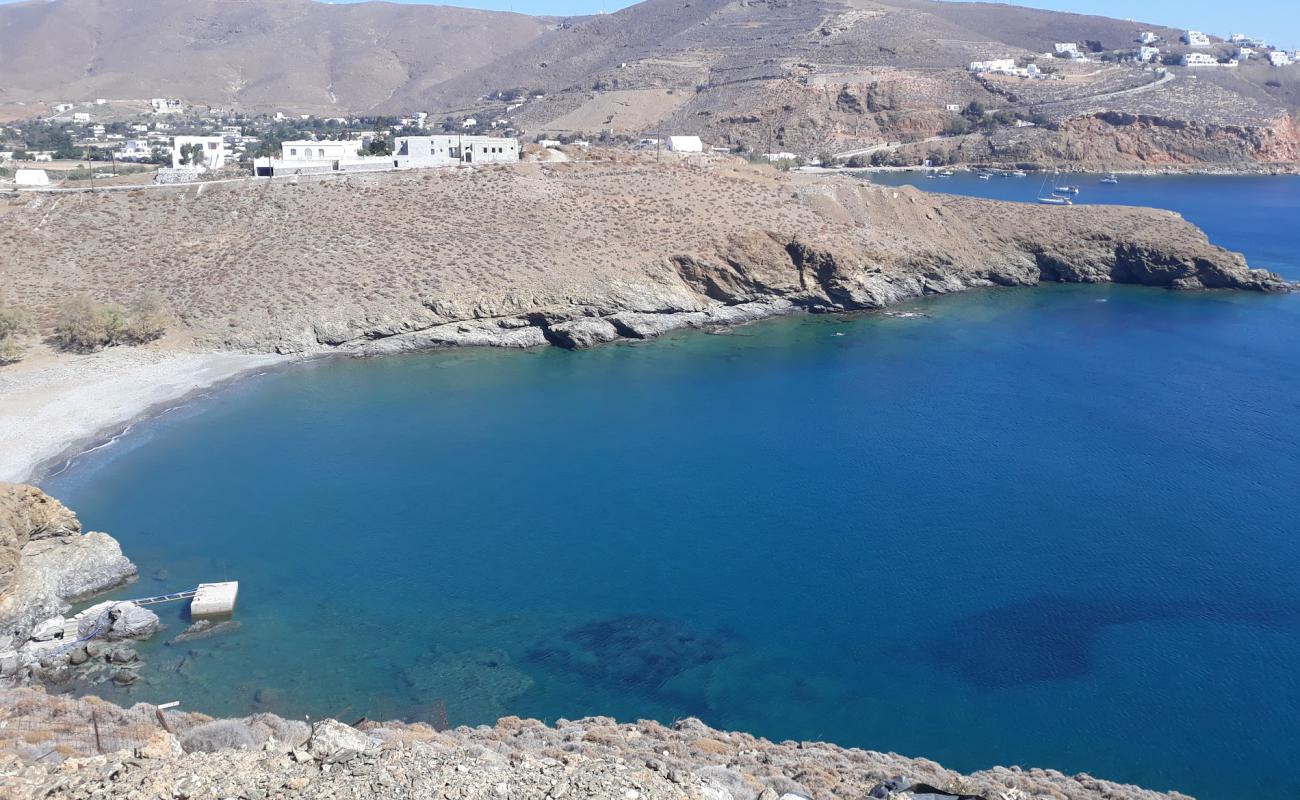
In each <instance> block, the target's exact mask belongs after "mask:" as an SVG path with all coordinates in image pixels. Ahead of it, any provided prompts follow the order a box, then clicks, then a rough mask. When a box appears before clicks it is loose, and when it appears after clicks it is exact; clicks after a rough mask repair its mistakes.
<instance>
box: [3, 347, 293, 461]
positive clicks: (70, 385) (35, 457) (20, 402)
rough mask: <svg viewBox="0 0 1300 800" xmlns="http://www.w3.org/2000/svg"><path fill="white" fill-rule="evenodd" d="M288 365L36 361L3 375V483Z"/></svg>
mask: <svg viewBox="0 0 1300 800" xmlns="http://www.w3.org/2000/svg"><path fill="white" fill-rule="evenodd" d="M284 361H286V359H285V358H284V357H283V356H275V355H246V354H242V353H195V352H179V351H174V350H166V349H155V348H147V349H126V348H112V349H109V350H104V351H101V352H98V353H90V354H86V355H75V356H69V355H62V354H54V353H38V354H36V355H35V356H34V357H32V358H30V359H29V360H28V361H24V362H22V363H19V364H17V365H14V366H11V367H7V368H5V369H4V370H0V481H14V482H23V481H30V480H33V479H36V478H39V477H41V474H42V473H44V472H46V471H47V470H48V469H50V468H57V466H58V465H57V463H56V462H57V461H58V460H60V459H61V458H66V457H70V456H72V455H75V454H76V453H77V452H79V451H81V450H85V449H89V448H90V447H91V446H94V445H95V443H97V442H100V443H102V442H104V441H111V440H112V438H113V436H114V434H116V433H117V432H119V431H121V430H124V429H125V428H127V427H128V426H129V425H130V424H131V423H132V421H134V420H136V419H139V418H140V417H142V416H146V415H148V413H149V412H150V411H151V410H153V409H157V408H159V407H161V406H165V405H167V404H169V403H174V402H176V401H178V400H179V399H180V398H183V397H185V396H186V395H189V394H191V393H193V392H196V391H199V390H202V389H206V388H210V387H212V386H214V385H216V384H218V383H221V382H223V381H227V380H229V379H231V378H234V377H236V376H239V375H242V374H245V373H247V372H250V371H253V370H257V369H264V368H268V367H271V366H274V365H276V364H279V363H282V362H284Z"/></svg>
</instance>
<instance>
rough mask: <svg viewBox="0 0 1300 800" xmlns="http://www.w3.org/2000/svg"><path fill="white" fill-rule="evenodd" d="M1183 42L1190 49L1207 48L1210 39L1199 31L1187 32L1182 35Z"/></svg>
mask: <svg viewBox="0 0 1300 800" xmlns="http://www.w3.org/2000/svg"><path fill="white" fill-rule="evenodd" d="M1183 41H1184V42H1187V44H1188V46H1190V47H1209V46H1210V37H1209V36H1206V35H1205V34H1203V33H1201V32H1200V31H1187V32H1186V33H1184V34H1183Z"/></svg>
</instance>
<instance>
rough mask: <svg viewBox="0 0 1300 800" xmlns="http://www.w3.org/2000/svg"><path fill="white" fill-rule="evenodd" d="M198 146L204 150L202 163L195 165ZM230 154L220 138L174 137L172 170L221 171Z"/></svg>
mask: <svg viewBox="0 0 1300 800" xmlns="http://www.w3.org/2000/svg"><path fill="white" fill-rule="evenodd" d="M195 146H198V147H199V148H201V149H202V156H201V157H200V160H201V161H202V163H200V164H195V163H194V161H193V158H194V155H193V153H194V148H195ZM229 156H230V153H229V152H228V151H227V150H226V144H225V142H224V141H223V140H222V138H221V137H220V136H173V137H172V169H179V168H180V167H201V168H203V169H221V168H222V167H224V166H225V165H226V159H227V158H229Z"/></svg>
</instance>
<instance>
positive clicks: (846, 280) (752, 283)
mask: <svg viewBox="0 0 1300 800" xmlns="http://www.w3.org/2000/svg"><path fill="white" fill-rule="evenodd" d="M591 156H592V158H593V162H592V163H581V164H576V163H558V164H541V163H522V164H518V165H510V166H494V167H485V168H478V169H473V170H470V169H450V168H449V169H441V170H421V171H415V172H409V173H396V174H376V175H354V176H346V177H340V178H328V179H303V180H302V181H301V182H300V183H293V182H286V181H278V182H273V183H265V182H260V183H252V182H249V183H240V184H225V185H211V186H207V185H200V186H197V187H194V186H191V187H186V188H176V189H164V190H151V191H144V190H136V191H132V192H117V193H100V194H89V193H87V194H76V195H51V194H21V195H18V196H17V197H15V198H13V199H11V200H10V201H9V202H8V203H7V204H4V205H0V222H2V224H0V252H6V253H8V254H10V257H9V258H7V259H6V263H5V264H4V268H5V273H6V276H7V277H8V278H9V279H10V280H9V282H10V285H11V287H12V288H11V290H10V296H9V301H8V302H10V303H11V304H14V305H17V306H19V307H21V308H25V309H26V310H28V311H30V312H31V313H32V314H33V315H34V316H35V317H36V318H37V319H38V321H40V322H42V323H43V324H46V325H48V324H50V322H51V320H52V319H53V317H54V315H55V313H56V311H57V309H58V307H59V305H60V304H61V303H62V302H63V301H64V300H65V299H66V298H67V297H68V296H69V295H70V294H73V293H77V292H87V293H90V294H92V295H94V296H95V297H96V298H98V299H101V300H115V301H118V302H124V303H125V302H129V301H130V299H131V298H132V297H133V296H135V295H136V294H138V293H139V292H140V291H141V290H142V289H143V288H144V287H148V288H150V289H156V290H158V291H159V292H161V293H162V295H163V296H164V301H165V303H166V305H167V306H168V308H169V310H170V311H171V312H172V313H173V314H174V316H175V317H176V323H177V326H178V327H179V332H180V333H183V334H187V335H189V336H190V337H191V338H192V339H193V341H194V342H195V346H197V347H199V348H201V349H234V350H246V351H257V352H279V353H315V352H325V351H333V350H338V351H344V352H350V353H355V354H374V353H386V352H395V351H401V350H410V349H420V348H430V347H442V346H452V345H496V346H507V347H533V346H541V345H546V344H555V345H559V346H563V347H587V346H591V345H595V344H600V343H602V342H610V341H616V340H629V339H645V338H650V337H654V336H658V335H661V334H663V333H666V332H668V331H671V330H675V329H679V328H684V327H701V326H710V325H727V324H734V323H737V322H745V321H749V320H752V319H758V318H762V317H766V316H771V315H774V314H781V313H790V312H792V311H799V310H808V311H845V310H862V309H879V308H884V307H886V306H889V305H891V304H894V303H898V302H900V301H903V300H907V299H909V298H914V297H918V296H923V295H933V294H943V293H947V292H957V291H962V290H965V289H972V288H982V287H994V286H1033V285H1036V284H1038V283H1041V282H1058V281H1059V282H1084V283H1095V282H1105V281H1113V282H1118V283H1133V284H1141V285H1146V286H1160V287H1167V288H1173V289H1248V290H1258V291H1268V290H1279V289H1284V288H1287V284H1286V283H1285V282H1284V281H1282V280H1281V279H1280V278H1279V277H1278V276H1277V275H1275V274H1273V273H1270V272H1267V271H1264V270H1257V269H1251V268H1249V267H1248V265H1247V264H1246V262H1245V260H1244V259H1243V258H1242V257H1241V256H1240V255H1239V254H1236V253H1230V252H1228V251H1225V250H1223V249H1221V248H1219V247H1216V246H1214V245H1212V244H1210V242H1209V241H1208V240H1207V239H1206V237H1205V235H1204V234H1203V233H1202V232H1201V231H1200V230H1199V229H1197V228H1196V227H1195V226H1193V225H1191V224H1189V223H1187V222H1186V221H1184V220H1183V219H1181V218H1180V217H1178V216H1177V215H1176V214H1173V213H1171V212H1168V211H1160V210H1155V209H1143V208H1126V207H1100V206H1087V207H1085V206H1074V207H1068V208H1059V207H1042V206H1036V205H1029V204H1024V203H1003V202H995V201H988V200H978V199H971V198H960V197H949V196H943V195H935V194H927V193H923V192H920V191H916V190H914V189H910V188H886V187H878V186H873V185H870V184H868V183H867V182H865V181H863V180H859V179H854V178H849V177H844V176H807V175H803V176H801V175H793V176H792V175H789V174H785V173H779V172H777V171H776V170H773V169H771V168H769V167H753V166H750V165H748V164H746V163H744V162H741V161H739V160H738V159H734V158H730V157H719V158H715V159H701V160H696V161H690V162H684V161H683V162H678V161H674V160H672V159H665V160H664V161H663V162H656V161H654V160H653V159H652V158H646V157H643V156H629V155H627V154H625V153H615V152H613V151H609V152H600V151H593V152H592V154H591ZM1026 199H1027V200H1031V199H1032V198H1030V197H1026ZM105 254H111V256H106V255H105Z"/></svg>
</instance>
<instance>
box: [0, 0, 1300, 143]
mask: <svg viewBox="0 0 1300 800" xmlns="http://www.w3.org/2000/svg"><path fill="white" fill-rule="evenodd" d="M1142 30H1150V31H1154V32H1155V33H1156V34H1158V35H1159V36H1162V37H1163V38H1164V40H1165V42H1164V44H1162V47H1164V49H1165V52H1173V53H1177V52H1178V50H1179V49H1180V45H1178V44H1177V41H1178V36H1179V33H1180V31H1177V30H1173V29H1170V28H1167V27H1162V26H1159V25H1153V24H1148V23H1142V22H1134V21H1127V20H1126V21H1121V20H1115V19H1109V18H1106V17H1098V16H1088V15H1082V14H1067V13H1061V12H1054V11H1042V10H1034V9H1026V8H1019V7H1015V6H1008V5H1004V4H994V3H951V2H939V1H938V0H644V2H640V3H637V4H635V5H632V6H630V7H628V8H625V9H623V10H621V11H618V12H616V13H613V14H608V15H600V16H587V17H570V18H563V19H540V18H533V17H526V16H522V15H515V14H502V13H495V12H483V11H470V10H466V9H456V8H448V7H441V6H424V5H395V4H389V3H357V4H349V5H337V6H335V5H324V4H320V3H316V2H311V0H196V1H195V2H193V3H185V4H175V3H165V2H162V0H52V2H26V3H17V4H11V5H0V77H2V78H3V80H0V101H5V100H8V101H24V102H35V101H46V102H54V101H57V100H76V99H83V100H84V99H88V98H93V97H106V98H109V99H122V98H142V97H150V96H159V95H165V96H178V97H182V98H184V99H186V100H189V101H191V102H199V103H208V104H216V105H220V106H231V107H238V108H242V109H246V110H254V111H257V110H286V111H303V112H315V113H341V112H344V111H353V112H364V111H377V112H385V113H409V112H413V111H421V110H423V111H429V112H432V113H434V115H435V116H441V115H444V114H451V115H455V114H465V115H469V114H474V115H479V114H491V115H492V118H494V119H495V118H497V117H499V116H503V115H504V116H508V117H509V118H510V120H511V121H512V123H513V124H514V125H515V126H516V127H518V128H521V129H523V130H524V131H526V132H527V133H529V134H536V133H550V134H559V133H570V134H575V135H577V134H580V135H596V134H600V133H605V132H613V133H616V134H631V135H636V134H642V133H646V132H649V131H655V130H663V131H664V132H675V133H698V134H700V135H702V136H704V137H705V138H706V139H707V140H708V141H709V142H710V144H714V145H722V146H726V147H730V148H749V149H754V150H759V151H762V150H769V149H770V150H777V151H786V150H788V151H794V152H798V153H803V154H806V155H814V154H817V153H820V152H827V151H829V152H832V153H852V152H855V151H857V150H862V149H866V148H870V147H873V146H880V145H882V144H885V143H889V142H915V141H921V140H924V139H928V138H931V137H935V136H937V135H939V134H940V133H942V132H944V131H945V129H946V128H947V127H948V126H949V124H950V123H952V122H953V121H954V116H955V115H954V114H953V112H952V111H950V110H948V109H949V107H950V106H953V105H957V106H965V105H966V104H968V103H970V102H972V101H976V102H979V103H981V104H983V105H984V106H986V107H987V108H989V109H990V110H1003V111H1008V112H1013V113H1015V114H1019V115H1020V116H1021V117H1022V118H1033V119H1040V120H1041V119H1046V120H1050V121H1051V122H1052V123H1053V126H1054V127H1055V128H1057V129H1055V130H1053V132H1052V133H1051V134H1049V135H1035V136H1026V137H1023V138H1021V139H1018V140H1014V141H1007V139H1006V136H1005V133H1006V132H1005V131H1001V132H995V134H994V135H989V134H988V133H987V132H984V133H981V134H979V135H977V136H975V137H974V140H973V141H971V142H963V143H960V144H961V145H962V146H961V148H960V149H958V150H955V151H954V152H957V153H958V154H959V155H960V156H962V157H965V158H967V159H968V160H971V161H978V160H992V161H999V160H1000V161H1007V160H1016V159H1019V160H1026V161H1037V162H1039V163H1044V162H1048V161H1057V160H1073V159H1071V158H1070V154H1071V153H1073V152H1074V151H1076V150H1078V149H1079V148H1076V147H1073V146H1072V145H1071V142H1072V141H1073V140H1074V139H1079V138H1082V139H1087V140H1090V141H1089V143H1088V144H1087V145H1086V146H1085V147H1083V148H1082V150H1083V151H1084V152H1085V153H1086V155H1087V158H1086V159H1083V160H1082V161H1081V163H1084V164H1086V165H1089V166H1095V165H1101V166H1103V167H1106V168H1121V167H1130V166H1131V167H1145V166H1165V165H1188V164H1193V165H1194V164H1199V163H1205V162H1212V163H1225V164H1227V165H1230V166H1234V167H1238V168H1240V167H1256V166H1259V165H1264V166H1265V167H1269V168H1272V167H1273V166H1275V165H1294V164H1296V163H1297V162H1300V136H1297V133H1296V127H1297V126H1296V123H1295V119H1296V118H1295V114H1296V110H1297V108H1298V107H1300V66H1295V67H1289V68H1282V69H1275V68H1272V67H1268V66H1267V65H1264V64H1263V63H1262V62H1261V63H1248V64H1246V65H1243V67H1242V68H1241V69H1239V70H1200V71H1199V72H1197V73H1196V74H1193V73H1192V72H1189V71H1188V70H1186V69H1184V68H1181V67H1173V68H1170V71H1169V75H1168V76H1163V75H1162V73H1160V72H1158V71H1157V70H1155V69H1154V68H1153V67H1151V66H1144V65H1137V64H1133V63H1105V64H1103V63H1096V62H1094V63H1088V64H1077V65H1072V64H1066V63H1065V62H1061V61H1058V60H1056V59H1052V58H1050V57H1044V56H1042V53H1043V52H1044V51H1049V50H1051V49H1052V45H1053V44H1054V43H1056V42H1075V43H1077V44H1079V45H1080V47H1083V48H1093V49H1095V48H1102V49H1105V50H1112V51H1115V50H1117V51H1121V52H1122V51H1125V50H1132V49H1135V48H1136V46H1137V35H1138V33H1139V31H1142ZM1214 52H1216V53H1218V54H1220V55H1226V54H1227V52H1228V50H1227V46H1226V45H1218V46H1217V49H1216V50H1215V51H1214ZM995 57H1016V58H1019V59H1021V60H1022V61H1024V60H1030V59H1035V58H1037V59H1039V61H1040V63H1041V64H1042V65H1043V66H1045V67H1050V68H1051V69H1054V70H1056V71H1057V73H1058V77H1059V79H1058V80H1051V81H1026V80H1021V79H1016V78H985V77H976V76H972V75H971V74H970V73H969V72H968V71H967V69H966V67H967V66H968V65H969V63H970V62H971V61H973V60H980V59H987V58H995ZM520 89H526V90H530V92H529V94H534V93H536V92H538V91H540V92H542V93H544V94H545V96H544V97H540V98H538V97H533V98H531V99H528V100H527V101H526V102H524V103H523V104H522V105H521V106H518V107H516V106H513V105H512V106H510V107H509V108H508V107H507V105H506V103H505V102H503V101H500V100H493V99H491V98H494V97H499V96H500V95H499V94H498V93H500V92H508V93H509V95H508V96H511V97H515V96H517V95H518V94H519V92H518V91H512V90H520ZM1135 123H1138V124H1135ZM1188 126H1190V127H1191V130H1189V131H1187V132H1186V133H1185V134H1184V135H1182V136H1171V135H1169V134H1168V131H1169V130H1170V129H1172V130H1178V129H1180V128H1186V127H1188ZM1162 129H1163V130H1162ZM999 134H1001V138H999ZM1204 139H1213V140H1215V141H1216V142H1217V144H1216V145H1215V146H1213V147H1208V148H1207V147H1201V146H1200V142H1201V140H1204ZM955 144H957V143H953V142H948V143H946V144H945V147H947V148H948V149H950V150H951V149H952V148H953V146H954V145H955ZM909 155H910V156H912V157H914V156H915V154H909Z"/></svg>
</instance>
